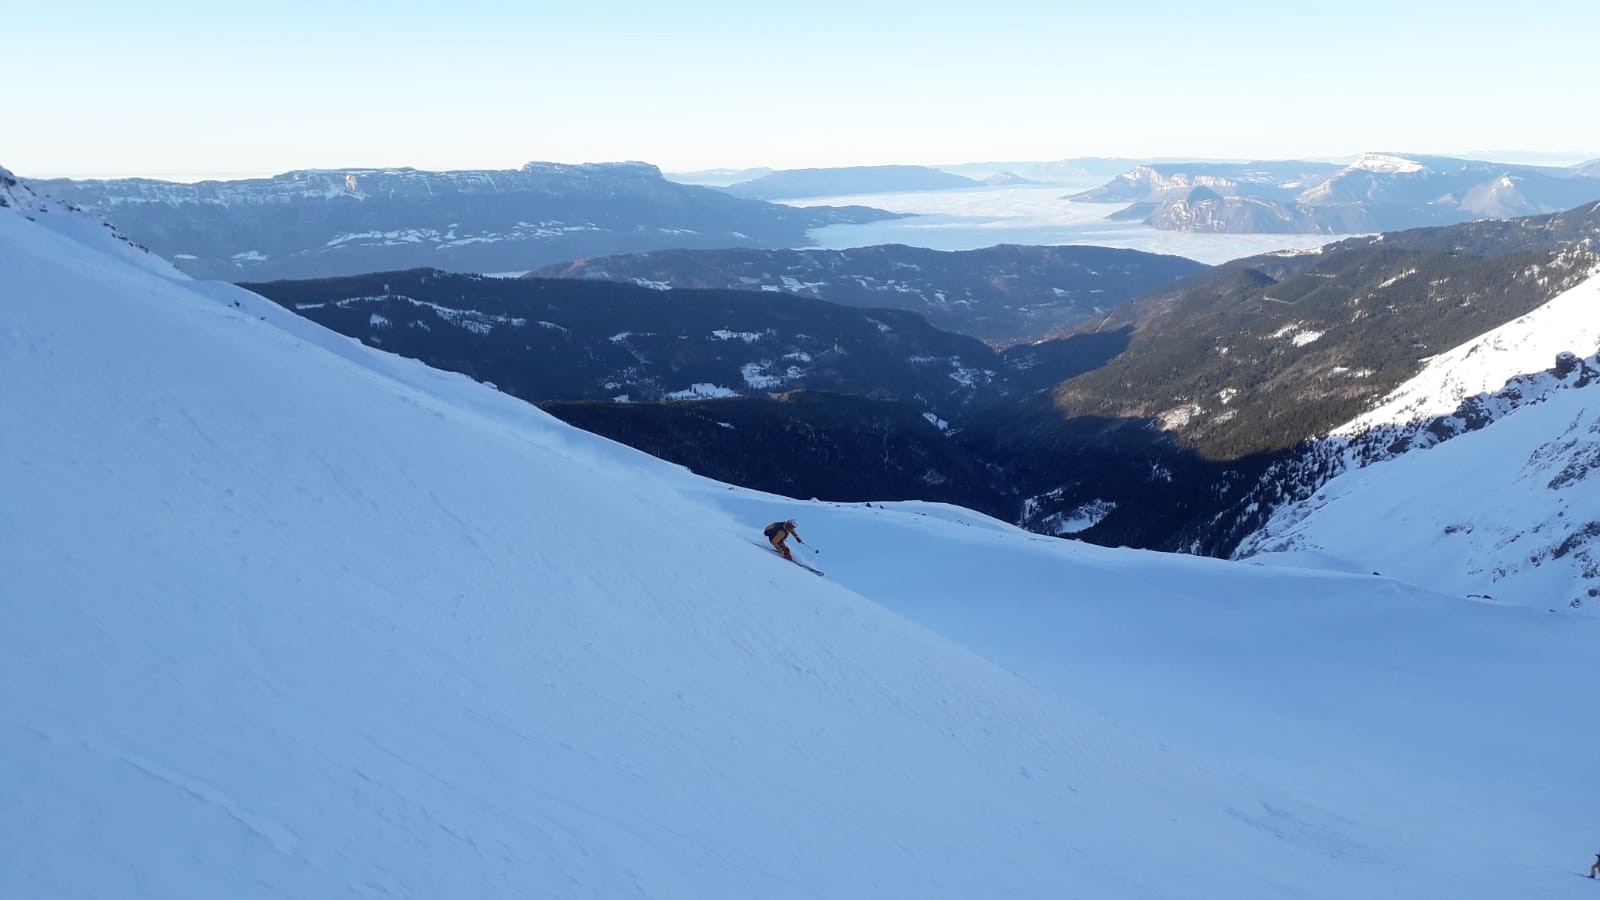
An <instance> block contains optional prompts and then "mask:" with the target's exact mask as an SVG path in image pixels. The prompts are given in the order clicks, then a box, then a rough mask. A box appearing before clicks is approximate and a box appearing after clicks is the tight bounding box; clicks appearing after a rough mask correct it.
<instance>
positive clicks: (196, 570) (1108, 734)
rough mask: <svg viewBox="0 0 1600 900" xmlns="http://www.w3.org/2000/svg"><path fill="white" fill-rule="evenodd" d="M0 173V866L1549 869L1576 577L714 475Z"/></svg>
mask: <svg viewBox="0 0 1600 900" xmlns="http://www.w3.org/2000/svg"><path fill="white" fill-rule="evenodd" d="M37 218H38V217H35V218H34V219H30V218H29V217H27V216H25V215H22V214H17V213H16V210H15V209H12V210H10V211H7V210H0V302H3V304H4V312H5V316H4V318H3V319H0V385H4V386H5V390H4V391H0V423H4V426H5V435H6V439H5V440H4V441H0V495H3V496H4V497H5V498H6V510H7V513H8V515H7V516H5V517H3V518H0V585H3V586H4V593H3V600H4V603H5V611H6V614H7V615H6V619H7V624H6V628H5V629H3V630H0V708H3V709H4V711H5V715H3V716H0V809H3V810H4V811H5V814H4V816H3V817H0V823H3V824H0V896H5V897H52V898H75V897H189V896H194V897H230V898H250V897H319V898H325V897H372V896H380V895H410V896H426V897H443V896H473V897H501V896H507V897H509V896H562V897H569V896H595V897H684V898H690V897H693V898H711V897H730V898H731V897H753V896H760V897H856V896H860V897H902V896H904V897H919V898H920V897H930V896H937V897H999V896H1007V897H1059V896H1062V895H1063V894H1070V895H1071V896H1075V897H1084V898H1145V900H1156V898H1179V897H1182V898H1190V897H1230V898H1237V900H1256V898H1279V897H1282V898H1289V897H1294V898H1348V897H1356V896H1397V897H1421V896H1434V895H1446V896H1450V897H1452V898H1455V900H1476V898H1485V900H1487V898H1491V897H1493V898H1502V897H1506V896H1569V895H1570V896H1579V895H1580V894H1579V893H1578V892H1580V891H1586V890H1590V889H1591V887H1590V886H1588V885H1584V886H1582V887H1576V886H1575V885H1576V883H1575V882H1574V881H1573V879H1572V878H1571V877H1570V874H1569V873H1571V872H1572V871H1574V870H1575V867H1576V861H1575V858H1578V857H1581V853H1582V850H1587V849H1588V847H1587V844H1586V843H1584V841H1585V840H1586V839H1587V836H1586V835H1583V834H1581V832H1580V828H1581V827H1582V826H1584V825H1586V824H1588V823H1590V822H1591V821H1592V819H1591V818H1590V817H1589V815H1590V813H1591V812H1592V810H1591V804H1592V798H1593V796H1594V795H1595V793H1596V788H1597V787H1600V784H1597V782H1596V779H1595V776H1594V774H1593V771H1592V764H1591V762H1592V761H1591V760H1590V759H1589V758H1588V756H1587V753H1588V751H1589V749H1590V748H1592V746H1593V745H1594V744H1595V741H1596V739H1597V738H1600V725H1596V724H1590V722H1589V720H1588V719H1586V718H1582V717H1574V716H1573V715H1572V711H1573V710H1575V709H1579V708H1581V704H1582V703H1583V702H1585V701H1586V700H1587V699H1588V697H1587V694H1588V692H1589V690H1590V687H1591V686H1592V684H1593V681H1594V678H1595V675H1596V674H1600V672H1597V665H1600V663H1597V661H1596V657H1595V654H1593V653H1592V647H1593V638H1594V634H1593V631H1592V629H1589V626H1590V625H1591V624H1592V623H1591V622H1590V621H1589V620H1587V619H1576V620H1572V619H1567V618H1564V617H1551V616H1545V615H1544V614H1542V613H1541V614H1537V615H1535V614H1532V613H1529V612H1527V611H1524V610H1518V609H1507V608H1501V607H1496V606H1487V605H1484V606H1478V605H1463V604H1460V603H1459V602H1456V601H1454V600H1452V599H1449V598H1444V597H1441V596H1438V595H1435V594H1432V593H1429V592H1427V591H1424V590H1420V589H1416V588H1410V587H1406V586H1403V585H1400V584H1397V583H1394V582H1391V581H1387V580H1381V579H1372V578H1364V577H1350V576H1343V575H1334V574H1319V573H1304V572H1292V571H1282V570H1273V569H1262V568H1253V567H1245V566H1238V565H1233V564H1228V563H1223V562H1219V561H1214V560H1197V559H1183V558H1173V557H1164V556H1161V555H1158V554H1149V553H1131V552H1122V551H1111V550H1100V549H1098V548H1092V547H1086V546H1079V545H1073V544H1069V543H1066V542H1060V541H1053V540H1049V539H1044V538H1039V537H1037V536H1032V535H1028V534H1026V533H1023V532H1021V531H1018V530H1016V529H1013V528H1010V527H1008V526H1004V525H1001V524H999V523H996V522H993V521H992V520H987V519H983V518H981V517H977V516H973V515H970V514H967V513H964V512H963V511H960V510H954V509H952V508H948V507H928V508H920V507H915V506H912V507H905V508H895V509H879V508H877V507H873V508H870V509H869V508H866V507H864V506H863V507H859V508H854V507H852V508H845V507H832V506H827V505H824V504H809V505H807V504H796V503H794V502H792V501H784V500H781V499H779V498H774V497H770V496H765V495H758V494H752V493H749V492H745V491H739V490H734V489H730V488H726V487H724V486H720V485H716V484H714V483H711V482H706V481H703V480H701V479H697V478H693V477H692V476H689V475H688V474H686V473H684V472H682V471H681V470H678V469H676V468H674V467H671V466H668V465H665V464H662V463H660V462H658V461H655V460H652V459H649V458H647V457H644V456H642V455H640V454H637V453H634V452H633V451H629V450H626V449H624V448H622V447H620V446H617V445H614V444H610V443H608V442H605V441H602V440H599V439H597V438H594V437H592V436H589V435H585V434H583V433H580V432H577V431H574V430H572V429H569V428H566V427H565V426H562V425H560V424H559V423H556V422H554V421H553V420H552V419H550V418H549V417H547V416H544V415H543V414H541V413H539V412H537V411H536V410H533V409H532V408H530V407H527V406H525V405H523V404H521V403H520V402H518V401H515V400H513V399H511V398H509V397H506V396H504V395H501V394H498V393H496V392H494V391H492V390H490V389H488V388H486V387H483V386H481V385H477V384H474V383H472V382H470V381H469V380H467V379H465V378H462V377H460V376H454V375H446V374H442V373H439V372H436V371H433V370H429V369H427V368H425V367H423V366H421V365H419V364H416V363H413V362H409V361H406V360H402V359H399V358H395V357H391V356H387V355H384V354H381V353H378V352H376V351H374V350H371V349H368V348H365V347H362V346H360V345H359V344H356V343H354V342H352V341H350V340H348V339H345V338H342V337H339V336H337V335H334V334H332V333H330V332H327V331H325V330H323V329H321V328H320V327H318V326H316V325H314V324H313V323H310V322H308V321H306V320H303V319H300V318H298V317H296V316H294V315H293V314H292V313H289V312H287V311H285V310H282V309H281V308H279V307H277V306H275V305H273V304H270V303H268V302H267V301H265V300H264V299H262V298H259V297H256V296H254V295H252V294H249V293H246V292H244V291H242V290H240V289H238V288H235V287H232V286H229V285H221V284H204V283H195V282H190V281H188V280H186V279H184V278H182V277H181V276H178V275H176V274H175V273H171V272H165V273H164V272H162V271H159V270H157V269H152V268H148V267H138V266H133V265H130V264H129V261H128V260H127V259H125V258H122V257H121V256H120V255H118V254H120V252H121V251H120V250H118V249H116V245H112V244H108V245H107V246H108V247H110V248H111V250H112V252H110V253H101V252H98V251H95V250H91V249H88V245H87V244H85V243H84V242H83V241H79V240H76V239H73V238H69V237H67V236H65V235H63V234H62V233H60V232H59V231H55V230H51V229H50V228H47V227H44V226H42V225H41V223H40V222H39V221H37ZM108 240H109V239H108ZM785 514H787V515H792V516H796V517H798V518H800V520H801V522H802V526H801V530H802V533H803V534H804V535H805V537H806V539H807V540H808V541H810V542H811V543H812V544H813V545H814V546H816V547H818V548H823V549H824V550H825V553H824V554H823V555H821V556H819V557H816V558H817V559H819V560H821V561H823V562H825V565H824V566H823V567H824V568H826V569H827V570H828V572H829V574H828V577H826V578H820V579H819V578H816V577H814V576H812V575H810V574H807V573H805V572H803V571H801V570H799V569H797V568H794V567H790V566H787V565H786V564H784V563H782V562H781V561H780V560H777V559H775V558H774V557H773V556H772V555H771V554H770V553H769V552H768V551H766V550H764V549H761V548H758V547H753V546H750V537H751V536H752V535H753V534H755V533H756V530H757V529H758V528H759V525H760V524H761V523H762V522H764V521H767V520H770V519H772V518H778V517H780V516H784V515H785ZM1530 659H1537V660H1538V665H1537V666H1534V665H1530V664H1529V660H1530ZM1119 723H1120V724H1119ZM1530 755H1536V762H1537V765H1528V764H1527V762H1528V758H1529V756H1530ZM1579 848H1582V850H1580V849H1579ZM1580 861H1581V860H1580ZM1563 870H1565V871H1563ZM1583 896H1587V894H1583Z"/></svg>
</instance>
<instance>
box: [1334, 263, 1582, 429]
mask: <svg viewBox="0 0 1600 900" xmlns="http://www.w3.org/2000/svg"><path fill="white" fill-rule="evenodd" d="M1596 350H1600V275H1596V276H1594V277H1590V278H1589V279H1588V280H1586V281H1583V282H1582V283H1580V284H1578V285H1577V286H1576V287H1573V288H1571V289H1569V290H1567V291H1564V292H1562V293H1560V294H1558V295H1556V296H1555V297H1554V298H1552V299H1551V300H1550V301H1549V302H1548V303H1545V304H1544V305H1543V306H1540V307H1539V308H1538V309H1536V310H1534V311H1533V312H1530V313H1528V314H1527V315H1525V316H1521V317H1520V318H1516V319H1513V320H1511V321H1510V322H1507V323H1506V324H1504V325H1501V326H1500V327H1499V328H1496V329H1494V330H1493V331H1489V332H1486V333H1484V334H1483V335H1481V336H1479V337H1477V338H1474V339H1473V340H1470V341H1468V342H1466V343H1464V344H1462V345H1460V346H1458V347H1454V348H1452V349H1450V350H1448V351H1446V352H1444V353H1441V354H1439V355H1438V356H1435V357H1433V358H1432V359H1429V360H1428V361H1427V362H1426V363H1425V364H1423V367H1422V371H1421V372H1418V373H1417V374H1416V375H1415V376H1414V377H1412V378H1411V379H1410V380H1408V381H1406V382H1405V383H1404V384H1402V385H1400V387H1398V388H1396V389H1394V390H1393V391H1392V392H1390V393H1389V395H1388V396H1387V397H1385V398H1383V401H1382V402H1381V403H1379V404H1378V405H1377V406H1376V407H1374V408H1373V409H1372V410H1370V411H1369V412H1366V413H1364V414H1362V415H1360V416H1358V417H1356V418H1355V419H1352V420H1351V421H1349V422H1346V423H1345V424H1344V425H1341V426H1339V427H1338V428H1336V429H1334V432H1333V433H1334V434H1336V435H1351V434H1359V433H1361V432H1363V431H1367V430H1368V429H1371V428H1376V427H1379V426H1382V425H1400V424H1404V423H1407V422H1415V421H1417V420H1419V419H1425V418H1428V417H1430V416H1439V415H1445V414H1447V413H1450V412H1453V411H1454V410H1455V409H1456V407H1457V406H1459V405H1460V404H1461V401H1462V400H1465V399H1466V398H1468V397H1471V396H1473V395H1476V394H1482V393H1486V392H1490V391H1495V390H1498V389H1499V388H1500V387H1501V386H1502V385H1504V384H1505V383H1506V381H1507V380H1509V379H1510V378H1512V377H1513V376H1516V375H1521V374H1523V373H1525V372H1537V371H1539V370H1541V369H1548V368H1549V367H1550V366H1551V365H1553V364H1554V363H1555V359H1556V354H1558V353H1562V352H1570V353H1573V354H1575V355H1576V356H1579V357H1584V356H1591V355H1593V354H1594V352H1595V351H1596Z"/></svg>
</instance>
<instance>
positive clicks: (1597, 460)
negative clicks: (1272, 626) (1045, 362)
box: [1236, 275, 1600, 608]
mask: <svg viewBox="0 0 1600 900" xmlns="http://www.w3.org/2000/svg"><path fill="white" fill-rule="evenodd" d="M1597 349H1600V275H1596V276H1592V277H1590V278H1589V279H1588V280H1586V281H1584V282H1581V283H1580V284H1578V285H1577V286H1576V287H1574V288H1572V289H1570V290H1568V291H1565V292H1563V293H1562V294H1560V295H1558V296H1557V297H1556V298H1555V299H1553V300H1551V301H1550V302H1548V303H1546V304H1545V305H1543V306H1541V307H1539V308H1538V309H1536V310H1534V311H1533V312H1531V313H1529V314H1527V315H1525V316H1522V317H1520V318H1517V319H1515V320H1513V321H1511V322H1508V323H1506V324H1505V325H1502V326H1500V327H1499V328H1496V329H1494V330H1492V331H1490V332H1488V333H1486V334H1484V335H1482V336H1480V337H1478V338H1476V339H1474V340H1472V341H1469V342H1467V343H1465V344H1463V345H1461V346H1459V347H1455V348H1453V349H1451V350H1449V351H1447V352H1445V353H1442V354H1440V355H1438V356H1436V357H1434V358H1433V359H1431V360H1429V361H1428V363H1427V364H1426V365H1425V366H1424V368H1423V370H1422V371H1421V372H1420V373H1418V375H1417V376H1416V377H1414V378H1412V379H1411V380H1410V381H1407V382H1406V383H1405V384H1403V385H1401V386H1400V387H1399V388H1398V389H1396V390H1395V391H1393V392H1392V393H1390V394H1389V395H1388V396H1387V397H1385V398H1384V400H1383V402H1382V403H1381V404H1379V405H1378V406H1377V407H1375V408H1374V409H1372V410H1371V411H1369V412H1367V413H1365V414H1363V415H1362V416H1359V417H1357V418H1356V419H1354V420H1352V421H1350V422H1348V423H1346V424H1345V425H1343V426H1341V427H1340V428H1338V429H1336V430H1335V431H1334V432H1333V434H1332V435H1330V436H1329V437H1328V438H1326V439H1324V440H1321V441H1317V442H1313V443H1312V444H1310V445H1309V446H1307V447H1305V448H1302V449H1301V450H1300V451H1299V452H1298V453H1297V454H1296V455H1295V456H1294V457H1292V458H1291V459H1289V460H1286V461H1284V462H1282V463H1279V464H1276V465H1274V466H1273V467H1272V469H1270V470H1269V471H1268V472H1267V473H1266V475H1265V476H1263V478H1262V479H1261V482H1260V484H1258V486H1257V488H1256V490H1255V491H1254V492H1253V495H1252V498H1251V500H1252V502H1253V504H1255V505H1256V506H1259V507H1261V508H1265V509H1270V515H1269V516H1268V517H1267V518H1266V519H1265V521H1264V522H1263V523H1262V524H1261V525H1260V527H1259V528H1258V529H1256V530H1255V531H1254V532H1253V533H1252V534H1250V535H1249V536H1248V537H1246V538H1245V539H1244V540H1243V541H1242V542H1241V544H1240V546H1239V549H1238V551H1237V553H1236V556H1239V557H1249V556H1255V555H1258V554H1263V553H1272V552H1284V551H1296V552H1303V551H1311V552H1314V553H1316V554H1320V555H1321V557H1322V558H1324V559H1328V558H1331V559H1333V560H1336V561H1337V562H1335V564H1336V565H1343V566H1348V567H1352V568H1353V569H1355V570H1371V569H1376V570H1379V571H1383V572H1386V573H1391V574H1397V575H1399V576H1400V577H1404V578H1410V579H1418V578H1420V579H1424V580H1427V581H1429V582H1430V583H1434V584H1436V585H1438V586H1439V587H1441V588H1444V589H1447V590H1450V591H1453V592H1457V593H1461V594H1476V595H1484V596H1493V597H1496V598H1498V599H1500V600H1502V601H1505V602H1512V603H1518V604H1524V605H1529V606H1535V607H1548V606H1552V605H1569V606H1573V607H1580V608H1581V607H1584V606H1585V605H1586V604H1587V605H1589V606H1590V607H1597V606H1600V517H1597V513H1596V511H1597V510H1600V494H1597V493H1596V491H1597V490H1600V481H1591V480H1590V479H1589V477H1588V476H1589V475H1590V474H1591V473H1592V472H1593V471H1594V470H1596V469H1600V420H1597V418H1596V416H1597V415H1600V392H1597V391H1595V390H1592V389H1593V388H1595V387H1596V386H1600V355H1597V354H1596V350H1597ZM1552 361H1554V367H1553V368H1550V369H1548V370H1546V371H1539V370H1540V368H1541V367H1543V366H1548V365H1550V363H1551V362H1552ZM1521 373H1531V374H1521ZM1440 445H1443V446H1440Z"/></svg>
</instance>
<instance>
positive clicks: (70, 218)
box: [0, 166, 178, 275]
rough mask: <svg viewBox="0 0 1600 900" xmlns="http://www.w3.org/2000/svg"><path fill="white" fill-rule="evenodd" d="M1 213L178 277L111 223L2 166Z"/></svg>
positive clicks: (158, 258) (103, 251)
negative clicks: (38, 189)
mask: <svg viewBox="0 0 1600 900" xmlns="http://www.w3.org/2000/svg"><path fill="white" fill-rule="evenodd" d="M0 211H9V212H10V213H12V214H13V215H18V216H22V217H23V218H25V219H28V220H29V221H31V222H37V223H39V224H41V225H43V226H44V227H46V228H49V229H50V230H52V231H54V232H56V233H57V234H60V235H63V236H65V237H68V238H71V239H72V240H75V241H78V242H80V243H83V244H84V245H85V246H86V247H88V248H89V249H91V250H93V251H95V252H100V253H112V254H114V255H116V256H117V257H119V258H121V259H124V260H129V261H132V262H135V263H137V264H139V265H142V266H145V267H148V268H150V269H152V270H154V271H157V272H161V273H168V274H172V275H177V274H178V272H177V270H176V269H174V268H172V266H171V265H170V264H168V263H167V262H166V261H165V260H163V259H161V258H160V257H159V256H156V255H155V254H153V253H151V252H150V251H149V250H147V249H145V248H144V247H143V246H142V245H140V244H137V243H135V242H134V241H132V240H130V239H129V238H128V237H127V235H124V234H123V233H122V232H121V231H118V230H117V228H116V226H114V225H112V224H111V223H110V222H107V221H105V220H104V219H101V218H99V217H96V216H91V215H88V214H86V213H84V212H83V211H81V210H79V209H78V208H77V207H75V206H73V205H72V204H70V203H63V202H61V201H59V200H56V199H54V198H52V197H48V196H44V195H41V194H39V193H37V192H35V191H34V190H33V188H31V187H29V186H28V185H27V184H26V183H24V182H23V181H21V180H20V179H18V178H17V176H15V175H13V174H12V173H11V170H9V169H7V168H5V167H3V166H0ZM0 215H4V212H0Z"/></svg>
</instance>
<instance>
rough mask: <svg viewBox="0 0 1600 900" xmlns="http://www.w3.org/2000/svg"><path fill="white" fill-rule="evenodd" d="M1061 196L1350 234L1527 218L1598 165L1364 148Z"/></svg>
mask: <svg viewBox="0 0 1600 900" xmlns="http://www.w3.org/2000/svg"><path fill="white" fill-rule="evenodd" d="M1069 199H1072V200H1076V201H1083V202H1095V203H1119V204H1127V206H1126V207H1125V208H1123V209H1122V210H1119V211H1118V212H1115V213H1112V214H1111V218H1115V219H1122V220H1128V219H1138V220H1141V221H1143V222H1145V223H1146V224H1148V225H1151V226H1152V227H1155V228H1163V229H1168V230H1175V231H1200V232H1224V233H1244V232H1268V233H1323V234H1354V233H1363V232H1376V231H1395V230H1401V229H1406V228H1417V227H1424V226H1434V225H1448V224H1454V223H1458V222H1467V221H1472V220H1475V219H1484V218H1508V217H1514V216H1525V215H1537V214H1543V213H1550V212H1556V211H1559V210H1563V209H1569V208H1572V207H1574V206H1578V205H1580V204H1583V203H1588V202H1592V201H1594V200H1600V169H1597V167H1595V166H1594V164H1589V165H1587V166H1576V167H1571V168H1554V167H1546V166H1519V165H1508V164H1504V163H1495V162H1484V161H1479V160H1465V159H1453V158H1449V157H1442V156H1418V155H1407V154H1395V153H1369V154H1367V155H1365V156H1362V157H1360V158H1359V159H1357V160H1356V161H1355V162H1352V163H1350V164H1349V165H1345V166H1339V165H1336V164H1332V163H1318V162H1303V161H1273V162H1251V163H1156V164H1147V165H1141V166H1138V167H1136V168H1134V169H1132V170H1131V171H1128V172H1126V173H1124V174H1122V175H1119V176H1117V177H1116V178H1114V179H1112V180H1111V181H1110V182H1108V183H1107V184H1105V185H1102V186H1101V187H1098V188H1095V189H1094V190H1090V191H1085V192H1082V193H1079V194H1074V195H1072V196H1071V197H1070V198H1069Z"/></svg>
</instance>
